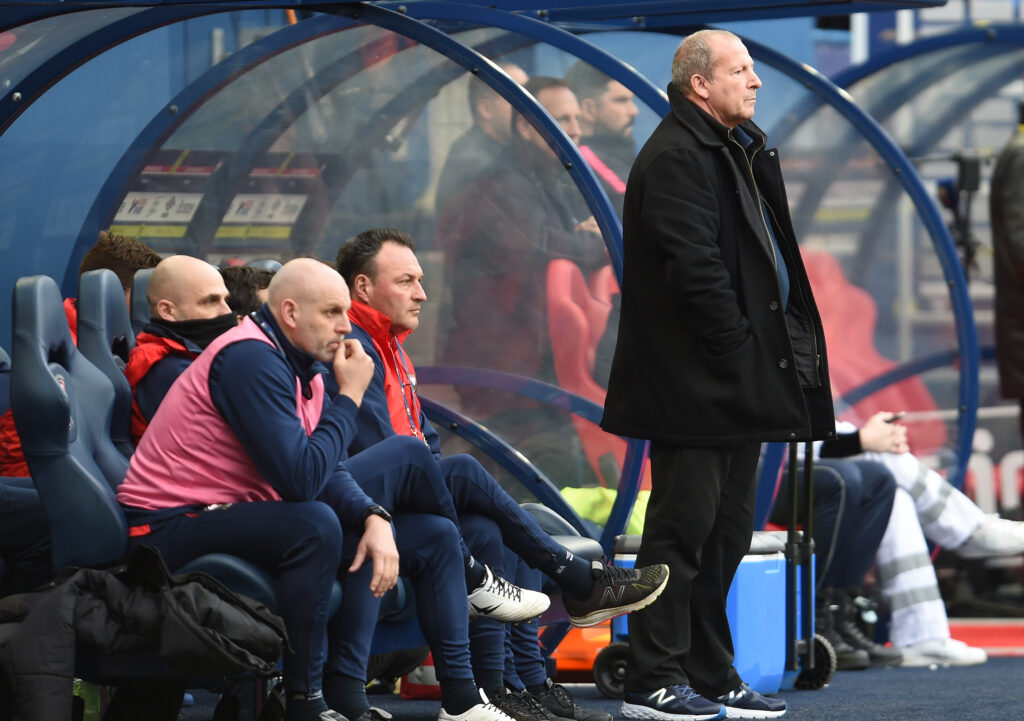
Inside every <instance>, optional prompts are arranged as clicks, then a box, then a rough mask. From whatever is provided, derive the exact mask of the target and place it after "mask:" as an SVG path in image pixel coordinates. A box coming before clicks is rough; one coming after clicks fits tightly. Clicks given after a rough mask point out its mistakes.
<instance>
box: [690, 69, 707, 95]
mask: <svg viewBox="0 0 1024 721" xmlns="http://www.w3.org/2000/svg"><path fill="white" fill-rule="evenodd" d="M708 85H710V83H709V82H708V79H707V78H705V77H704V76H703V75H698V74H694V75H691V76H690V90H691V91H693V94H694V95H695V96H697V97H698V98H701V99H703V100H707V99H708V98H709V97H710V96H711V88H709V87H708Z"/></svg>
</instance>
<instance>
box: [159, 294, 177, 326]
mask: <svg viewBox="0 0 1024 721" xmlns="http://www.w3.org/2000/svg"><path fill="white" fill-rule="evenodd" d="M174 311H175V306H174V303H172V302H171V301H169V300H167V299H166V298H162V299H160V300H158V301H157V302H156V317H157V318H159V319H160V320H165V321H169V322H171V323H173V322H174V321H176V320H177V319H178V318H177V314H176V313H175V312H174Z"/></svg>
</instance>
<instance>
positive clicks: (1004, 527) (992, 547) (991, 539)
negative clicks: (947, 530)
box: [954, 514, 1024, 558]
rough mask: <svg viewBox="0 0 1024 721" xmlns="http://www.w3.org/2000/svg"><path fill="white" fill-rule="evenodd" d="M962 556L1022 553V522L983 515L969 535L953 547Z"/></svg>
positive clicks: (1023, 540)
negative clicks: (957, 545) (964, 541)
mask: <svg viewBox="0 0 1024 721" xmlns="http://www.w3.org/2000/svg"><path fill="white" fill-rule="evenodd" d="M954 551H955V552H956V554H957V555H958V556H960V557H962V558H991V557H993V556H1015V555H1017V554H1018V553H1024V523H1021V522H1020V521H1008V520H1007V519H1005V518H1000V517H999V516H997V515H995V514H992V515H988V516H985V518H984V519H982V521H981V523H980V524H979V525H978V527H977V528H976V529H974V533H972V534H971V537H970V538H968V539H967V542H966V543H964V544H963V545H962V546H960V548H956V549H954Z"/></svg>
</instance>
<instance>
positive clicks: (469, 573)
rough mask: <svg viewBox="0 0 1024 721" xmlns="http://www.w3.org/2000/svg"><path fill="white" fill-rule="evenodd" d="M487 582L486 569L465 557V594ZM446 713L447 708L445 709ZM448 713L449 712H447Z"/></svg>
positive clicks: (474, 560)
mask: <svg viewBox="0 0 1024 721" xmlns="http://www.w3.org/2000/svg"><path fill="white" fill-rule="evenodd" d="M486 580H487V569H486V567H485V566H484V564H482V563H480V562H479V561H477V560H476V559H475V558H473V557H472V556H466V592H467V593H472V592H473V591H475V590H476V589H478V588H480V587H481V586H482V585H484V581H486ZM445 710H446V711H447V710H448V709H447V707H445ZM449 713H450V711H449Z"/></svg>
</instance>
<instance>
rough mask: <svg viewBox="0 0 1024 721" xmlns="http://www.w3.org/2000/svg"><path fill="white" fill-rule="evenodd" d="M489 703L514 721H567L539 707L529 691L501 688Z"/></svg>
mask: <svg viewBox="0 0 1024 721" xmlns="http://www.w3.org/2000/svg"><path fill="white" fill-rule="evenodd" d="M491 703H493V704H494V705H495V706H496V707H498V708H499V709H500V710H502V711H504V712H505V713H506V714H507V715H509V716H511V717H512V718H513V719H515V721H568V719H564V718H560V717H558V716H556V715H554V714H553V713H551V712H550V711H548V710H547V709H546V708H544V707H543V706H541V704H540V703H539V702H538V701H537V699H535V698H534V697H533V696H532V695H531V694H530V692H529V691H512V690H511V689H507V688H503V689H501V690H500V691H498V693H497V694H495V697H494V698H493V699H492V700H491Z"/></svg>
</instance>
